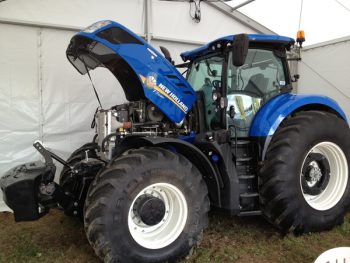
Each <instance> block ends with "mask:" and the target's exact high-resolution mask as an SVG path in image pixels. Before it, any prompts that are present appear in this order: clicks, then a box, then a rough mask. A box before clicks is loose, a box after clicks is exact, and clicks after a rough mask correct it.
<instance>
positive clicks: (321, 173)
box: [259, 111, 350, 234]
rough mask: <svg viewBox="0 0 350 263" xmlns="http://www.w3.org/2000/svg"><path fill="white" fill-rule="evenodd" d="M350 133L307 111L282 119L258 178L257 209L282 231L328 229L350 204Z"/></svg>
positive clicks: (324, 115) (339, 121) (341, 122)
mask: <svg viewBox="0 0 350 263" xmlns="http://www.w3.org/2000/svg"><path fill="white" fill-rule="evenodd" d="M349 163H350V130H349V127H348V126H347V124H346V123H345V122H344V120H342V119H340V118H339V117H337V116H336V115H334V114H331V113H326V112H319V111H307V112H300V113H297V114H296V115H294V116H292V117H290V118H288V119H287V120H285V121H284V122H283V123H282V125H281V126H280V128H278V130H277V131H276V133H275V134H274V136H273V138H272V140H271V143H270V145H269V147H268V150H267V153H266V158H265V162H264V166H263V167H262V169H261V171H260V174H259V192H260V204H261V209H262V211H263V214H264V215H265V217H266V218H267V219H268V220H269V221H270V222H271V223H273V224H274V225H275V226H276V227H277V228H279V229H280V230H282V231H283V232H288V231H294V232H295V233H298V234H301V233H305V232H317V231H323V230H329V229H331V228H332V227H334V226H336V225H338V224H341V223H342V222H343V218H344V214H345V213H346V211H347V209H348V207H349V205H350V179H349V167H348V164H349Z"/></svg>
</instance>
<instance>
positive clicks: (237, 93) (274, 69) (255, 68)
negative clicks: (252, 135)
mask: <svg viewBox="0 0 350 263" xmlns="http://www.w3.org/2000/svg"><path fill="white" fill-rule="evenodd" d="M226 85H227V101H228V106H227V109H228V110H229V109H230V107H231V106H233V107H234V109H235V116H234V118H233V119H231V118H230V117H229V114H228V112H227V114H226V116H227V117H226V121H227V127H229V126H230V125H232V124H233V125H234V127H235V129H233V130H234V131H235V133H236V134H232V136H237V137H248V136H249V129H250V126H251V123H252V121H253V119H254V117H255V115H256V113H257V111H258V110H259V109H260V107H261V106H262V105H263V104H264V103H266V102H267V101H268V100H269V99H271V98H272V97H274V96H276V95H278V94H280V92H281V90H282V89H283V87H285V86H286V85H287V81H286V74H285V67H284V64H283V61H282V58H281V57H279V56H277V55H276V54H275V52H274V51H273V50H268V49H257V48H251V49H249V50H248V55H247V58H246V60H245V63H244V65H242V66H240V67H235V66H234V65H233V63H232V52H230V53H229V57H228V64H227V79H226Z"/></svg>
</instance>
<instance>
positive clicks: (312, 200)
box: [300, 142, 348, 211]
mask: <svg viewBox="0 0 350 263" xmlns="http://www.w3.org/2000/svg"><path fill="white" fill-rule="evenodd" d="M310 153H319V154H322V155H323V156H324V157H325V158H326V159H327V161H328V163H329V166H330V176H329V182H328V184H327V186H326V188H325V189H324V190H323V191H322V192H321V193H320V194H318V195H309V194H306V193H304V191H303V188H302V184H301V179H300V187H301V190H302V193H303V196H304V198H305V200H306V202H307V203H308V204H309V205H310V206H311V207H312V208H314V209H316V210H320V211H324V210H328V209H331V208H333V207H334V206H336V205H337V204H338V202H339V201H340V199H341V198H342V197H343V195H344V192H345V189H346V186H347V183H348V162H347V159H346V156H345V154H344V152H343V151H342V149H341V148H340V147H339V146H338V145H336V144H335V143H332V142H321V143H318V144H316V145H315V146H314V147H312V149H311V150H310V151H309V152H308V153H307V154H306V156H305V158H304V161H303V165H302V168H303V166H304V164H305V160H306V158H307V156H309V154H310ZM301 177H302V175H301V176H300V178H301ZM309 186H312V184H311V185H309Z"/></svg>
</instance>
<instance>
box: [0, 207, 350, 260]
mask: <svg viewBox="0 0 350 263" xmlns="http://www.w3.org/2000/svg"><path fill="white" fill-rule="evenodd" d="M338 246H350V216H349V215H348V216H347V217H346V219H345V222H344V224H343V225H341V226H338V227H336V228H335V229H333V230H332V231H329V232H323V233H315V234H307V235H303V236H300V237H296V236H294V235H292V234H290V235H286V236H283V235H281V234H280V233H279V232H278V231H277V230H275V229H274V228H273V227H272V226H271V225H270V224H268V223H267V222H266V221H265V220H264V219H263V218H262V217H254V218H237V217H229V216H225V215H218V214H211V215H210V225H209V228H208V229H207V230H206V231H205V233H204V238H203V242H202V244H201V245H200V247H199V248H198V249H197V250H196V251H195V252H194V254H193V255H192V257H191V258H190V259H188V260H185V261H183V263H184V262H188V263H195V262H196V263H197V262H208V263H209V262H210V263H214V262H238V263H245V262H259V263H265V262H266V263H267V262H281V263H282V262H293V263H294V262H305V263H306V262H307V263H311V262H313V261H314V260H315V259H316V258H317V256H318V255H320V254H321V253H322V252H323V251H325V250H327V249H330V248H334V247H338ZM0 262H6V263H8V262H9V263H12V262H13V263H15V262H53V263H55V262H57V263H58V262H72V263H82V262H99V260H98V258H97V257H96V256H95V254H94V252H93V250H92V248H91V247H90V245H89V244H88V242H87V240H86V238H85V233H84V229H83V227H82V224H81V223H80V222H79V221H78V220H77V219H75V218H69V217H66V216H65V215H63V214H62V213H61V212H59V211H51V212H50V214H49V215H48V216H45V217H44V218H42V219H40V220H39V221H36V222H27V223H14V221H13V216H12V214H9V213H0Z"/></svg>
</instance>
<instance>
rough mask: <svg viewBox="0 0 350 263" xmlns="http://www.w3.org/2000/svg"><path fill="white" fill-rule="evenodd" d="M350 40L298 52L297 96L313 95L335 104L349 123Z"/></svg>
mask: <svg viewBox="0 0 350 263" xmlns="http://www.w3.org/2000/svg"><path fill="white" fill-rule="evenodd" d="M349 50H350V37H347V38H342V39H337V40H334V41H329V42H325V43H321V44H316V45H313V46H309V47H305V48H304V49H303V51H302V61H301V62H300V63H299V68H298V70H299V74H300V76H301V77H300V80H299V82H298V93H317V94H323V95H326V96H329V97H331V98H333V99H334V100H336V101H337V102H338V103H339V104H340V106H341V107H342V109H343V110H344V111H345V113H346V115H347V118H348V119H350V89H349V85H350V84H349V83H350V74H349V72H350V63H349V61H350V52H349Z"/></svg>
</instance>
